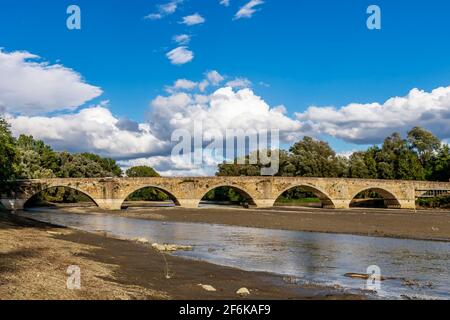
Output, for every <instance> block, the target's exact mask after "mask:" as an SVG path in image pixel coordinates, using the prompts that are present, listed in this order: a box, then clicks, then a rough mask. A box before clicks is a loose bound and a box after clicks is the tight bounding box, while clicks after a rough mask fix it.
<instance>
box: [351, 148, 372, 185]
mask: <svg viewBox="0 0 450 320" xmlns="http://www.w3.org/2000/svg"><path fill="white" fill-rule="evenodd" d="M348 175H349V177H351V178H361V179H368V178H370V174H369V169H368V168H367V164H366V161H365V152H354V153H353V154H352V155H351V156H350V159H349V173H348Z"/></svg>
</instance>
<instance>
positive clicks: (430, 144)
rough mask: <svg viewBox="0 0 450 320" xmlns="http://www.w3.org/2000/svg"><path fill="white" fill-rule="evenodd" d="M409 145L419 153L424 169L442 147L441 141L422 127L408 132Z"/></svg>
mask: <svg viewBox="0 0 450 320" xmlns="http://www.w3.org/2000/svg"><path fill="white" fill-rule="evenodd" d="M408 143H409V144H410V146H411V148H412V149H413V150H415V151H416V152H417V154H418V156H419V159H420V162H421V163H422V166H423V167H424V168H426V167H427V166H428V163H429V162H430V160H431V158H432V157H433V154H435V153H436V152H437V151H438V150H439V149H440V147H441V141H440V140H439V139H438V138H437V137H436V136H435V135H433V134H432V133H431V132H430V131H428V130H425V129H423V128H421V127H414V128H413V129H411V131H409V132H408Z"/></svg>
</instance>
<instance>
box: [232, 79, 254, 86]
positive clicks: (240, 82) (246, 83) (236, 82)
mask: <svg viewBox="0 0 450 320" xmlns="http://www.w3.org/2000/svg"><path fill="white" fill-rule="evenodd" d="M226 85H227V86H228V87H232V88H249V87H251V86H252V82H251V81H250V80H248V79H246V78H235V79H234V80H231V81H228V82H227V84H226Z"/></svg>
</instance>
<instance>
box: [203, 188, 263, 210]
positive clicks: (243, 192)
mask: <svg viewBox="0 0 450 320" xmlns="http://www.w3.org/2000/svg"><path fill="white" fill-rule="evenodd" d="M223 187H228V188H232V189H234V190H235V191H237V192H238V193H239V194H240V195H242V196H243V197H245V198H247V199H248V200H249V204H251V205H257V203H258V202H257V198H258V197H256V196H255V195H254V194H252V193H251V192H249V191H248V190H246V189H245V188H243V187H241V186H236V185H233V184H232V183H230V184H228V183H220V184H217V185H214V186H213V187H208V188H207V189H204V190H202V192H201V194H200V198H199V199H198V204H197V207H198V205H199V204H200V202H201V201H202V199H203V198H204V197H205V196H206V195H207V194H208V192H210V191H212V190H214V189H217V188H223Z"/></svg>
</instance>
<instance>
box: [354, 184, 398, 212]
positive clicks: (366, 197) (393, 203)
mask: <svg viewBox="0 0 450 320" xmlns="http://www.w3.org/2000/svg"><path fill="white" fill-rule="evenodd" d="M350 208H389V209H400V208H401V204H400V202H399V201H398V199H397V197H396V196H395V195H394V194H393V193H392V192H390V191H388V190H386V189H382V188H375V187H374V188H366V189H363V190H361V191H359V192H358V193H357V194H356V195H354V196H353V198H352V200H351V202H350Z"/></svg>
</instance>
